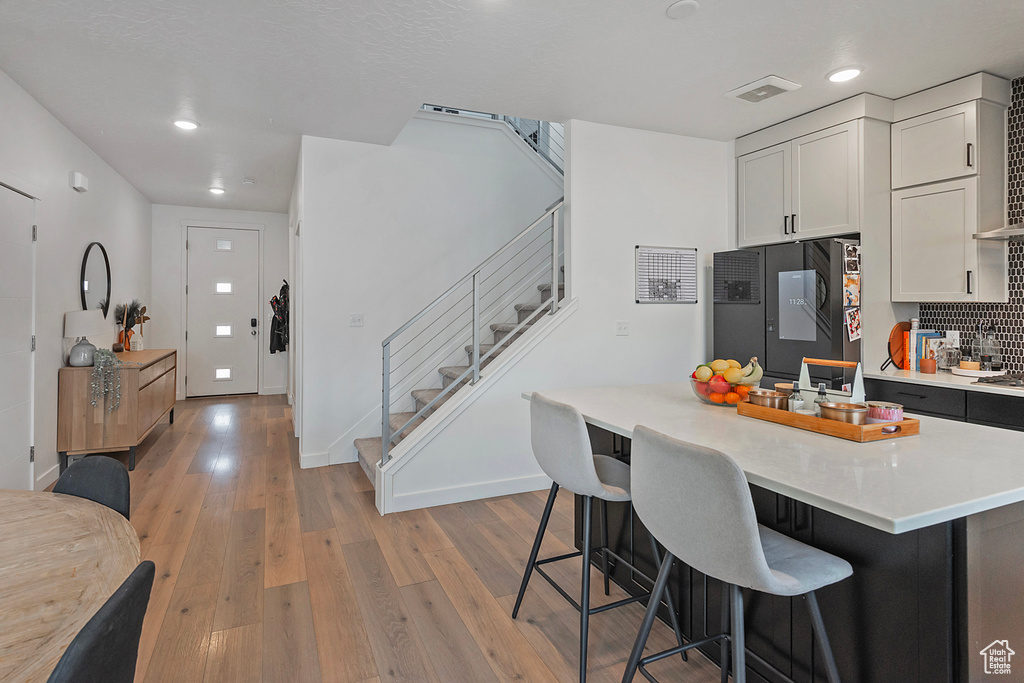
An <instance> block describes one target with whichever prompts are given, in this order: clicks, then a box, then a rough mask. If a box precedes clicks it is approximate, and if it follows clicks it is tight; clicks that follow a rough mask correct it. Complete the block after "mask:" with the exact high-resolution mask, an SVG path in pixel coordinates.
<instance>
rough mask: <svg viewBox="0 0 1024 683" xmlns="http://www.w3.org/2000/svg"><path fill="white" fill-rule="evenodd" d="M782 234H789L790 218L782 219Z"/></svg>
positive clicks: (784, 217)
mask: <svg viewBox="0 0 1024 683" xmlns="http://www.w3.org/2000/svg"><path fill="white" fill-rule="evenodd" d="M782 234H784V235H788V234H789V216H783V217H782Z"/></svg>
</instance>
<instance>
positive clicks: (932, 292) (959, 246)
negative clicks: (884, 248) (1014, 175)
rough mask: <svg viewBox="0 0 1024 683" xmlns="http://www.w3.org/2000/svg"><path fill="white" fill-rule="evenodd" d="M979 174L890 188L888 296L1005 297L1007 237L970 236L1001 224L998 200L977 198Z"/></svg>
mask: <svg viewBox="0 0 1024 683" xmlns="http://www.w3.org/2000/svg"><path fill="white" fill-rule="evenodd" d="M980 182H981V179H980V178H977V177H972V178H963V179H960V180H951V181H947V182H944V183H932V184H930V185H924V186H919V187H912V188H906V189H902V190H897V191H895V192H893V193H892V300H893V301H894V302H928V301H946V302H957V301H971V302H1005V301H1006V294H1007V292H1006V253H1005V251H1006V243H1005V242H986V241H979V240H975V239H974V234H975V233H976V232H978V231H979V230H987V229H992V226H993V225H996V224H1000V225H1001V224H1002V203H1001V202H999V203H998V205H997V206H995V207H994V209H993V206H992V202H984V201H979V183H980Z"/></svg>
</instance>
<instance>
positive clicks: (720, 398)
mask: <svg viewBox="0 0 1024 683" xmlns="http://www.w3.org/2000/svg"><path fill="white" fill-rule="evenodd" d="M708 398H709V399H710V400H711V402H712V403H725V394H720V393H718V392H717V391H713V392H711V393H710V394H709V395H708Z"/></svg>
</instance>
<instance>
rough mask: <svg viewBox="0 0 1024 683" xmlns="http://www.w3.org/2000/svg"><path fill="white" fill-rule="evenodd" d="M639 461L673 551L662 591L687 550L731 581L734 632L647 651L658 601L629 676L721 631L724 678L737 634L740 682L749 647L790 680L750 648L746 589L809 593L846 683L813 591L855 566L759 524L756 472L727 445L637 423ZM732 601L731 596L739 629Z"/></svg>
mask: <svg viewBox="0 0 1024 683" xmlns="http://www.w3.org/2000/svg"><path fill="white" fill-rule="evenodd" d="M631 465H632V483H633V508H634V510H636V513H637V515H639V516H640V519H641V520H642V521H643V523H644V525H645V526H646V527H647V528H648V529H649V530H650V531H651V533H653V534H654V536H655V537H656V538H657V539H658V540H659V541H661V543H662V545H664V546H665V548H666V550H667V551H668V555H667V557H666V558H665V559H664V561H663V563H662V566H661V570H660V571H659V572H658V580H657V582H656V584H655V586H654V591H653V593H654V595H656V596H660V595H661V594H662V593H663V592H664V591H665V588H666V584H667V583H668V575H669V567H670V566H671V564H672V560H673V558H678V559H679V560H680V561H682V562H685V563H686V564H688V565H690V566H691V567H693V568H694V569H696V570H697V571H699V572H702V573H703V574H705V575H707V576H710V577H712V578H715V579H718V580H720V581H722V582H723V584H724V585H723V596H722V597H723V609H722V612H723V624H725V631H726V632H724V633H721V634H718V635H715V636H711V637H710V638H706V639H704V640H702V641H699V642H692V643H689V644H687V645H684V646H680V647H677V648H673V649H670V650H666V651H664V652H660V653H657V654H654V655H650V656H648V657H644V658H641V656H642V655H643V650H644V645H645V644H646V642H647V636H648V634H649V633H650V629H651V625H652V624H653V622H654V617H655V610H654V609H650V608H649V609H648V610H647V613H646V615H645V616H644V620H643V623H642V624H641V626H640V633H639V634H638V635H637V639H636V643H635V644H634V646H633V652H632V654H631V655H630V657H629V662H628V663H627V665H626V671H625V673H624V674H623V676H622V681H623V683H629V682H630V681H632V680H633V676H634V675H635V674H636V671H637V669H638V668H639V670H640V672H641V673H642V674H643V675H644V677H646V678H647V679H648V680H650V681H654V680H655V679H654V677H653V676H651V674H650V673H649V672H647V671H646V669H645V668H644V667H645V665H647V664H650V663H651V662H655V661H657V660H659V659H664V658H665V657H669V656H671V655H673V654H676V653H677V652H678V651H679V650H680V649H690V648H693V647H699V646H700V645H704V644H707V643H709V642H712V641H715V640H721V641H722V681H723V683H724V682H725V681H726V680H727V678H728V672H729V649H728V647H727V644H728V642H729V641H731V643H732V657H733V662H734V664H733V680H734V681H735V683H745V681H746V656H747V655H748V654H749V655H750V657H751V658H753V659H755V660H757V661H758V663H759V664H761V665H762V666H764V667H766V668H768V669H770V670H772V671H773V673H775V674H777V675H778V676H780V677H781V678H783V679H786V680H789V679H788V678H787V677H786V676H785V675H783V674H782V672H780V671H778V670H777V669H775V668H774V667H772V666H771V665H770V664H768V663H767V662H765V661H764V660H762V659H761V658H760V657H758V656H757V655H755V654H754V653H752V652H751V653H748V652H746V648H745V646H744V629H743V593H742V590H741V588H751V589H753V590H756V591H761V592H763V593H770V594H772V595H782V596H797V595H806V597H807V607H808V609H809V610H810V613H811V625H812V628H813V629H814V635H815V636H816V637H817V640H818V642H819V643H820V644H821V649H822V654H823V655H824V659H825V670H826V674H827V675H828V680H829V683H839V671H838V670H837V668H836V663H835V658H834V657H833V656H832V648H831V646H830V645H829V642H828V635H827V634H826V632H825V624H824V622H823V621H822V618H821V611H820V610H819V609H818V601H817V598H816V597H815V595H814V591H816V590H817V589H819V588H823V587H824V586H828V585H831V584H833V583H836V582H838V581H841V580H843V579H845V578H846V577H848V576H850V575H851V574H853V568H852V567H850V563H849V562H847V561H846V560H843V559H840V558H838V557H836V556H835V555H831V554H829V553H826V552H825V551H823V550H818V549H817V548H813V547H811V546H809V545H807V544H805V543H801V542H800V541H796V540H794V539H792V538H789V537H788V536H784V535H783V534H780V533H778V532H776V531H772V530H771V529H768V528H766V527H763V526H761V525H759V524H758V523H757V518H756V517H755V516H754V502H753V499H752V498H751V496H750V488H749V486H748V484H747V478H746V476H745V475H744V474H743V470H742V469H740V466H739V465H737V464H736V461H734V460H733V459H732V458H730V457H729V456H727V455H725V454H724V453H720V452H719V451H715V450H712V449H710V448H704V447H702V446H696V445H694V444H690V443H686V442H685V441H679V440H677V439H673V438H670V437H668V436H665V435H664V434H659V433H658V432H655V431H653V430H651V429H647V428H646V427H641V426H637V427H636V428H635V429H634V430H633V448H632V460H631ZM725 586H728V590H726V589H725ZM726 594H728V596H729V599H728V601H726V599H725V598H726ZM657 602H658V601H657V599H653V598H652V600H651V602H650V604H651V605H655V606H657ZM727 602H728V603H731V612H732V619H731V621H732V629H731V632H730V630H729V628H728V623H729V619H728V612H727V611H726V610H727V609H728V608H727V606H726V605H727Z"/></svg>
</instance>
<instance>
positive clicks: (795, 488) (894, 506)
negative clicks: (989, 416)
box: [523, 384, 1024, 534]
mask: <svg viewBox="0 0 1024 683" xmlns="http://www.w3.org/2000/svg"><path fill="white" fill-rule="evenodd" d="M542 393H543V394H544V395H545V396H548V397H550V398H552V399H554V400H556V401H561V402H564V403H568V404H570V405H572V406H575V407H576V408H577V409H578V410H579V411H580V412H581V413H583V415H584V417H585V419H586V421H587V422H588V423H590V424H592V425H594V426H596V427H600V428H603V429H606V430H608V431H610V432H612V433H615V434H619V435H621V436H624V437H627V438H629V437H631V435H632V431H633V427H634V426H635V425H637V424H642V425H645V426H647V427H650V428H652V429H655V430H657V431H659V432H662V433H665V434H668V435H670V436H673V437H675V438H678V439H682V440H685V441H689V442H691V443H696V444H700V445H702V446H707V447H710V448H715V449H717V450H720V451H722V452H724V453H726V454H727V455H729V456H731V457H732V458H734V459H735V460H736V461H737V462H738V463H739V465H740V466H741V467H742V468H743V471H744V472H745V473H746V475H747V479H748V480H749V481H750V483H751V484H755V485H757V486H761V487H763V488H766V489H768V490H770V491H774V492H775V493H779V494H782V495H785V496H788V497H791V498H793V499H795V500H797V501H800V502H803V503H807V504H808V505H811V506H814V507H816V508H820V509H823V510H826V511H828V512H831V513H834V514H836V515H840V516H842V517H845V518H847V519H850V520H853V521H856V522H859V523H861V524H865V525H867V526H870V527H874V528H876V529H880V530H882V531H885V532H888V533H891V534H899V533H904V532H907V531H912V530H915V529H922V528H924V527H928V526H930V525H934V524H940V523H943V522H949V521H952V520H955V519H960V518H963V517H967V516H969V515H972V514H975V513H979V512H983V511H986V510H991V509H994V508H998V507H1001V506H1004V505H1008V504H1011V503H1016V502H1020V501H1024V455H1022V454H1024V433H1020V432H1014V431H1009V430H1004V429H997V428H993V427H986V426H982V425H976V424H965V423H962V422H954V421H951V420H943V419H939V418H931V417H920V420H921V433H920V435H918V436H909V437H902V438H897V439H889V440H885V441H876V442H871V443H856V442H852V441H845V440H843V439H839V438H835V437H829V436H824V435H821V434H816V433H813V432H807V431H803V430H800V429H796V428H793V427H786V426H782V425H777V424H773V423H770V422H764V421H762V420H756V419H753V418H747V417H741V416H739V415H737V414H736V411H735V410H733V409H731V408H725V407H719V406H710V405H706V404H703V403H701V402H700V401H698V400H697V399H696V398H695V397H694V396H693V394H692V392H691V389H690V387H689V386H688V385H687V384H652V385H638V386H617V387H598V388H583V389H565V390H558V391H551V392H542ZM523 397H524V398H529V394H524V395H523Z"/></svg>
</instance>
